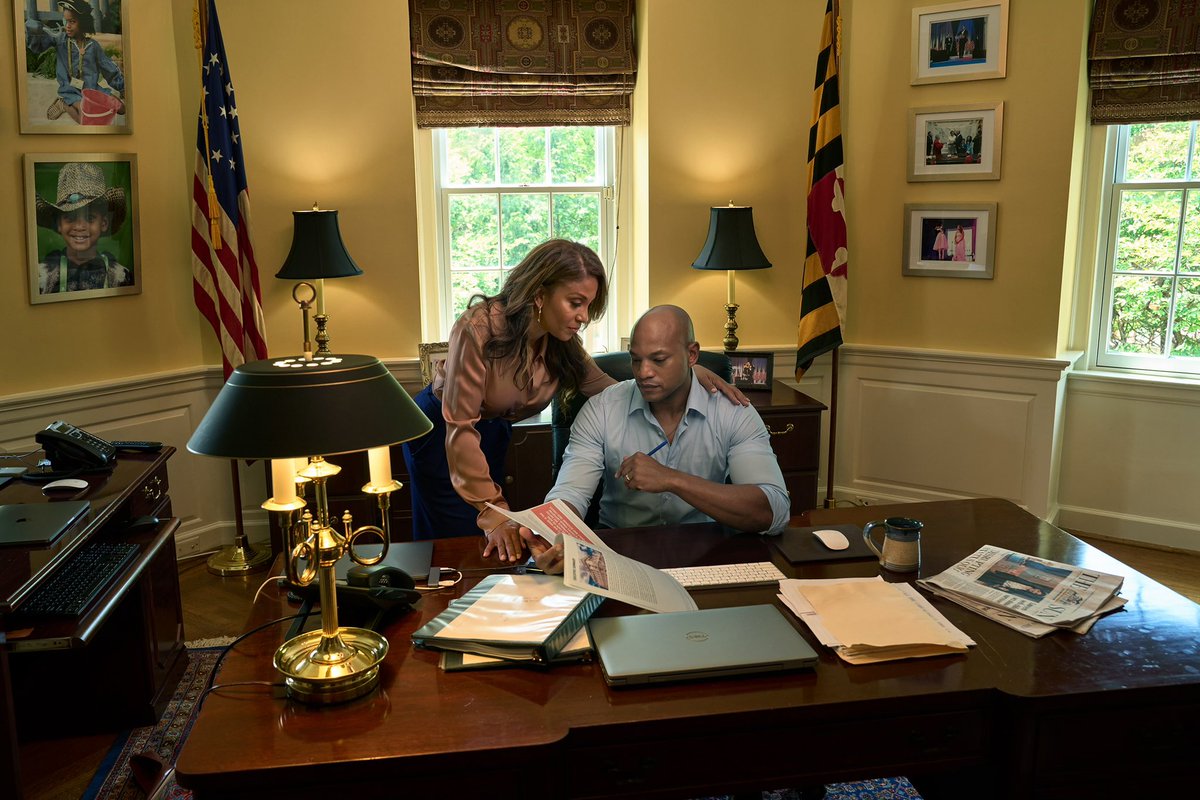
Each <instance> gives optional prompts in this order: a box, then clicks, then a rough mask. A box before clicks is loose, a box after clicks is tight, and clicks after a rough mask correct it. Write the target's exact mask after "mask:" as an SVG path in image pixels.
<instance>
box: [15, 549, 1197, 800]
mask: <svg viewBox="0 0 1200 800" xmlns="http://www.w3.org/2000/svg"><path fill="white" fill-rule="evenodd" d="M1076 535H1078V536H1080V538H1082V539H1084V540H1085V541H1087V542H1088V543H1089V544H1091V545H1093V546H1094V547H1097V548H1099V549H1100V550H1103V551H1104V552H1106V553H1108V554H1109V555H1111V556H1113V557H1114V558H1116V559H1118V560H1120V561H1122V562H1124V563H1125V564H1128V565H1129V566H1131V567H1133V568H1134V569H1135V570H1137V571H1138V572H1141V573H1143V574H1144V575H1148V576H1149V577H1151V578H1153V579H1154V580H1156V581H1158V582H1159V583H1162V584H1164V585H1166V586H1169V587H1171V588H1172V589H1174V590H1175V591H1177V592H1179V593H1180V594H1182V595H1184V596H1185V597H1188V598H1190V599H1191V600H1192V601H1193V602H1197V603H1200V553H1194V552H1186V551H1175V550H1159V549H1153V548H1150V547H1139V546H1136V545H1131V544H1128V543H1125V542H1116V541H1110V540H1105V539H1100V538H1098V537H1095V536H1089V535H1087V534H1080V533H1076ZM266 578H267V573H265V572H259V573H256V574H254V575H249V576H246V577H239V578H219V577H216V576H214V575H211V574H209V572H208V570H207V567H206V562H205V559H204V558H192V559H189V560H188V561H185V562H183V563H181V564H180V569H179V579H180V587H181V591H182V594H183V618H184V630H185V631H186V632H187V639H188V641H195V640H197V639H209V638H213V637H217V636H235V635H237V634H238V633H240V632H241V631H242V629H243V628H244V627H245V621H246V617H247V615H248V614H249V610H250V605H251V603H252V601H253V599H254V593H255V592H256V591H257V590H258V588H259V586H261V585H262V582H263V581H264V580H265V579H266ZM112 743H113V737H112V736H110V735H104V736H89V737H74V738H69V739H59V740H54V741H47V742H33V743H30V744H27V745H25V746H23V747H22V750H21V769H22V775H23V783H24V787H25V791H26V797H27V798H28V800H78V798H79V797H80V796H81V795H82V794H83V791H84V790H85V789H86V788H87V785H88V783H89V782H90V781H91V778H92V775H93V774H94V773H95V771H96V769H97V768H98V767H99V766H100V763H101V761H102V760H103V759H104V755H105V753H107V752H108V749H109V747H110V746H111V745H112Z"/></svg>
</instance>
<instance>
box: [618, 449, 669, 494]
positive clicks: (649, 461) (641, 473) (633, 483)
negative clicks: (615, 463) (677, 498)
mask: <svg viewBox="0 0 1200 800" xmlns="http://www.w3.org/2000/svg"><path fill="white" fill-rule="evenodd" d="M675 474H677V472H676V470H673V469H671V468H670V467H664V466H663V465H662V464H660V463H658V462H657V461H655V460H654V459H653V458H651V457H650V456H648V455H646V454H645V453H634V454H633V455H631V456H629V457H627V458H626V459H625V460H624V461H622V462H621V466H620V467H618V468H617V478H618V480H623V481H625V488H627V489H634V490H636V491H639V492H652V493H655V494H657V493H659V492H669V491H671V488H670V486H669V485H668V482H669V481H670V479H671V478H672V476H674V475H675Z"/></svg>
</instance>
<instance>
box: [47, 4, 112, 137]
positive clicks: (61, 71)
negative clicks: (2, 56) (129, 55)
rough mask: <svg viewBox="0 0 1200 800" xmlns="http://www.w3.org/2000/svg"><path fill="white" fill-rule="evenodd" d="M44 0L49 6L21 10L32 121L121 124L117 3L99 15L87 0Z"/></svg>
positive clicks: (67, 124)
mask: <svg viewBox="0 0 1200 800" xmlns="http://www.w3.org/2000/svg"><path fill="white" fill-rule="evenodd" d="M43 2H44V0H42V2H39V3H38V5H39V6H40V5H42V4H43ZM48 5H50V6H51V9H52V10H50V11H35V12H33V13H31V12H29V11H28V10H27V11H26V12H25V47H26V48H27V52H26V54H25V68H26V70H27V74H26V93H25V96H26V100H27V103H28V117H29V120H30V122H31V123H33V124H37V125H55V126H62V125H65V126H67V127H74V126H76V125H108V126H119V127H123V126H124V125H125V124H126V122H125V120H126V113H125V101H124V94H125V73H124V70H123V67H122V62H123V60H124V57H123V43H122V39H121V16H120V5H119V4H112V5H109V8H108V13H107V14H103V15H101V14H100V13H98V12H97V11H96V10H95V9H93V7H92V4H91V3H90V2H88V0H51V2H50V3H49V4H48Z"/></svg>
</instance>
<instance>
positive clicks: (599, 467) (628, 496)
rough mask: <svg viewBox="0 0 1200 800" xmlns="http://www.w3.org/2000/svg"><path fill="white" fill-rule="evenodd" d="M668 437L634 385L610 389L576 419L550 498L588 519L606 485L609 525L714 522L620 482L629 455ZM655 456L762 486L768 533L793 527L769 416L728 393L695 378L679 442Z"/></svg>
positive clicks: (604, 515) (672, 498)
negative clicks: (768, 515)
mask: <svg viewBox="0 0 1200 800" xmlns="http://www.w3.org/2000/svg"><path fill="white" fill-rule="evenodd" d="M665 438H666V437H665V436H664V435H663V430H662V426H660V425H659V424H658V420H656V419H655V418H654V414H653V413H652V412H651V411H650V407H649V405H647V403H646V401H645V399H644V398H643V397H642V393H641V392H639V391H638V388H637V384H636V383H635V382H634V381H632V380H628V381H624V382H622V383H618V384H616V385H615V386H610V387H608V388H607V389H605V390H604V391H603V392H601V393H600V394H598V395H595V396H594V397H592V398H591V399H589V400H588V401H587V403H586V404H584V406H583V408H582V409H581V410H580V412H579V415H578V416H576V417H575V422H574V423H572V425H571V440H570V443H569V444H568V445H567V449H566V453H565V454H564V457H563V465H562V468H561V469H560V470H559V473H558V480H557V481H556V482H555V484H554V488H553V489H551V490H550V493H549V494H547V495H546V501H547V502H549V501H550V500H554V499H559V500H564V501H566V502H568V503H570V504H571V505H572V506H573V507H574V508H576V509H578V510H579V512H580V514H584V513H586V511H587V507H588V504H589V503H591V500H592V495H594V494H595V491H596V485H597V484H598V482H599V481H601V480H603V481H604V494H603V496H602V497H601V498H600V524H601V526H602V527H607V528H631V527H638V526H643V525H676V524H682V523H690V522H711V521H712V518H711V517H709V516H708V515H706V514H703V513H701V512H700V511H697V510H696V509H695V508H693V507H692V506H691V505H689V504H688V503H685V502H684V501H683V500H681V499H680V498H679V497H677V496H676V495H674V494H672V493H670V492H662V493H658V494H655V493H653V492H639V491H635V490H631V489H628V488H626V487H625V482H624V481H621V480H618V479H617V478H616V477H614V476H615V475H616V473H617V468H618V467H620V465H621V462H622V461H623V460H624V459H625V458H626V457H627V456H630V455H632V454H633V453H637V452H642V453H649V452H650V451H651V450H652V449H654V447H655V446H656V445H658V444H660V443H661V442H662V441H663V440H664V439H665ZM651 457H652V458H653V459H654V460H655V461H658V462H659V463H660V464H664V465H666V466H668V467H671V468H672V469H676V470H679V471H680V472H687V473H690V474H692V475H697V476H699V477H701V478H704V479H706V480H710V481H714V482H717V483H724V482H725V479H726V478H727V477H728V478H729V479H730V482H731V483H736V484H756V485H757V486H758V487H759V488H760V489H762V491H763V493H764V494H765V495H766V496H767V500H768V501H769V502H770V504H771V513H772V517H773V519H772V522H771V527H770V529H769V530H768V531H766V532H767V533H777V532H779V531H781V530H783V528H784V527H785V526H786V525H787V522H788V515H789V511H790V508H791V505H790V502H789V500H788V495H787V490H786V489H785V488H784V483H783V473H782V472H780V470H779V462H778V461H776V459H775V453H774V451H772V450H771V440H770V435H769V434H768V433H767V428H766V426H765V425H764V424H763V421H762V417H760V416H759V415H758V411H756V410H755V409H754V408H753V407H747V406H738V405H734V404H733V403H730V402H729V400H728V399H727V398H726V397H725V396H724V395H722V394H720V393H718V394H709V393H708V392H706V391H705V390H704V387H702V386H701V385H700V382H699V381H697V380H696V377H695V375H693V376H692V385H691V390H690V391H689V392H688V399H687V410H686V411H685V412H684V415H683V419H682V420H681V421H680V423H679V428H678V429H677V430H676V433H675V441H674V442H672V443H671V444H669V445H667V446H666V447H664V448H662V449H661V450H659V451H658V452H657V453H655V454H654V455H653V456H651Z"/></svg>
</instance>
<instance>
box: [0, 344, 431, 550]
mask: <svg viewBox="0 0 1200 800" xmlns="http://www.w3.org/2000/svg"><path fill="white" fill-rule="evenodd" d="M387 366H388V369H389V370H391V372H392V374H393V375H395V376H396V379H397V380H399V381H400V382H401V383H402V384H403V385H404V386H405V387H407V388H409V390H410V391H415V390H416V388H417V387H419V386H420V368H419V366H418V364H417V361H416V359H404V360H396V361H393V362H387ZM222 384H223V380H222V377H221V370H220V368H219V367H197V368H194V369H188V370H179V371H176V372H166V373H158V374H154V375H140V376H135V377H131V378H127V379H122V380H117V381H108V382H104V383H94V384H88V385H82V386H69V387H63V388H62V389H57V390H53V391H49V392H37V393H29V394H24V395H9V396H7V397H0V452H4V453H26V452H29V451H32V450H35V449H37V444H36V442H35V441H34V438H33V437H34V434H35V433H36V432H37V431H39V430H41V429H42V428H45V427H46V425H48V424H49V423H51V422H53V421H54V420H57V419H63V420H67V421H68V422H70V423H71V424H73V425H75V426H77V427H80V428H83V429H85V430H88V431H91V432H92V433H95V434H96V435H97V436H100V437H102V438H104V439H135V440H137V439H148V440H153V441H160V442H164V443H165V444H168V445H171V446H173V447H174V448H176V452H175V455H173V456H172V457H171V460H170V461H169V462H168V474H169V476H170V481H171V507H172V510H173V513H174V514H175V516H177V517H179V519H180V522H181V524H180V528H179V532H178V534H177V535H176V540H175V549H176V552H177V553H178V554H179V556H180V557H181V558H182V557H186V556H189V555H197V554H200V553H204V552H208V551H212V550H215V549H217V548H219V547H220V546H221V545H225V544H230V543H232V542H233V538H234V532H235V527H236V524H235V512H234V505H233V484H232V479H231V478H232V475H231V470H230V466H229V464H230V462H228V461H226V460H224V459H217V458H209V457H207V456H197V455H193V454H192V453H189V452H187V441H188V439H189V438H190V437H191V435H192V432H193V431H194V430H195V429H196V426H197V425H198V424H199V423H200V420H201V419H203V418H204V414H205V412H206V411H207V410H208V407H209V406H210V405H211V404H212V401H213V399H214V398H215V397H216V396H217V392H218V391H220V388H221V385H222ZM9 463H11V462H9ZM27 463H29V464H32V463H33V461H32V459H27ZM239 475H240V478H241V481H240V484H241V493H242V505H243V514H242V516H243V525H244V529H245V531H246V535H247V536H248V537H249V538H250V540H251V541H252V542H255V541H265V540H267V539H268V538H269V533H268V529H267V517H266V512H265V511H263V510H262V509H261V508H260V507H259V504H260V503H261V502H262V501H263V500H265V499H266V498H267V495H268V493H269V491H270V487H269V479H268V478H267V476H266V473H265V471H264V466H263V464H262V463H256V464H253V465H250V466H247V465H246V464H245V463H244V462H242V463H241V464H240V465H239Z"/></svg>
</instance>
